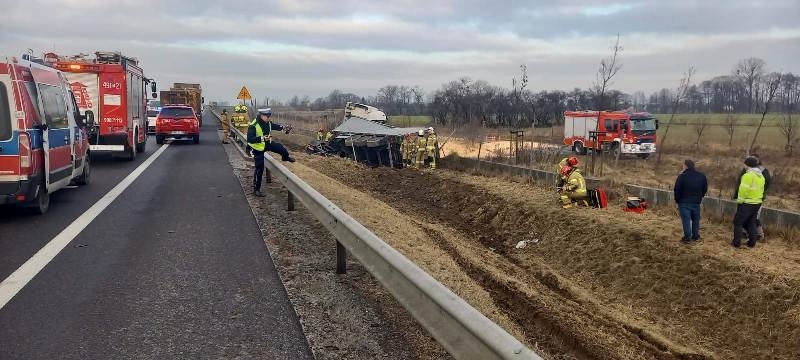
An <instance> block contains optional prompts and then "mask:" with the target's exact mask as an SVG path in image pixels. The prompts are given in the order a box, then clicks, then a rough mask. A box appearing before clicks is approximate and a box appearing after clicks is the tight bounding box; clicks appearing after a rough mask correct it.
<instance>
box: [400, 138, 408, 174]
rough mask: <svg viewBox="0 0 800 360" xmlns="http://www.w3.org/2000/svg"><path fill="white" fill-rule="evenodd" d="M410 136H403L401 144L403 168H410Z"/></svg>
mask: <svg viewBox="0 0 800 360" xmlns="http://www.w3.org/2000/svg"><path fill="white" fill-rule="evenodd" d="M408 137H409V136H408V134H403V141H401V142H400V156H402V157H403V167H407V166H408V147H409V143H408Z"/></svg>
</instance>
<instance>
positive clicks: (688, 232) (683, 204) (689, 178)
mask: <svg viewBox="0 0 800 360" xmlns="http://www.w3.org/2000/svg"><path fill="white" fill-rule="evenodd" d="M683 165H684V166H685V168H686V169H685V170H683V172H682V173H681V174H680V175H678V179H677V180H675V202H676V203H678V211H679V212H680V214H681V223H683V238H682V239H681V242H683V243H684V244H688V243H690V242H692V241H697V240H700V203H702V202H703V197H705V196H706V193H707V192H708V179H706V176H705V175H704V174H703V173H701V172H699V171H697V170H695V168H694V161H692V160H689V159H687V160H685V161H684V162H683Z"/></svg>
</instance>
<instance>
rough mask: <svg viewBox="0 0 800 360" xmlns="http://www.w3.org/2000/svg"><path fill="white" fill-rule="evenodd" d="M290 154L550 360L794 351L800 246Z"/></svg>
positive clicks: (517, 188)
mask: <svg viewBox="0 0 800 360" xmlns="http://www.w3.org/2000/svg"><path fill="white" fill-rule="evenodd" d="M298 158H299V161H298V163H296V164H293V165H291V166H290V168H291V169H292V171H294V172H295V173H296V174H298V175H299V176H300V177H301V178H303V179H304V180H305V181H307V182H308V183H309V184H311V185H312V186H313V187H315V188H316V189H317V190H318V191H320V192H321V193H323V195H325V196H328V197H329V198H331V199H332V200H333V201H334V202H335V203H336V204H337V205H339V206H340V207H341V208H342V209H344V210H345V211H347V212H348V213H350V214H351V215H352V216H354V217H355V218H356V219H357V220H359V221H360V222H362V224H364V225H365V226H367V227H368V228H370V229H372V230H373V231H374V232H376V234H378V235H379V236H380V237H382V238H383V239H384V240H385V241H387V242H388V243H389V244H390V245H392V246H394V247H395V248H396V249H398V250H399V251H400V252H402V253H403V254H405V255H406V256H408V257H409V258H410V259H412V260H413V261H415V262H416V263H417V264H419V265H420V266H421V267H422V268H423V269H425V270H426V271H428V272H429V273H431V275H433V276H434V277H435V278H437V279H438V280H439V281H441V282H442V283H444V284H445V285H447V286H448V287H450V288H451V289H452V290H453V291H454V292H456V293H457V294H459V295H460V296H462V297H464V298H465V300H467V301H468V302H470V304H472V305H473V306H475V307H476V308H478V309H479V310H480V311H482V312H483V313H484V314H486V315H487V316H488V317H490V318H491V319H492V320H494V321H495V322H497V323H498V324H500V325H501V326H503V327H504V328H506V329H507V330H508V331H509V332H511V333H512V334H514V335H515V336H518V338H520V339H521V340H524V341H525V342H526V343H528V344H529V346H531V347H532V348H536V349H538V350H540V351H542V352H544V353H545V356H546V357H549V358H578V359H589V358H604V359H646V358H651V359H694V358H719V359H795V358H798V356H799V355H800V266H798V265H800V251H798V246H797V244H794V243H790V242H786V241H784V240H782V239H779V238H771V239H770V241H769V243H766V244H762V245H759V246H758V247H757V248H756V249H753V250H735V249H732V248H730V246H729V245H728V244H729V241H730V239H729V238H728V236H729V233H730V230H729V229H727V226H724V225H719V224H706V225H704V228H703V241H702V242H701V243H700V244H696V245H694V246H691V247H687V246H685V245H682V244H680V243H678V241H677V239H679V238H680V228H679V222H678V221H677V219H675V218H674V217H671V216H670V215H668V214H661V213H647V214H644V215H632V214H628V213H624V212H623V211H622V210H621V206H614V208H609V209H606V210H587V209H575V210H573V211H565V210H563V209H561V208H560V207H559V206H558V205H557V204H556V199H557V198H556V196H555V195H554V194H553V193H552V192H551V191H547V190H546V189H543V188H540V187H536V186H534V185H531V184H524V183H519V182H516V181H511V180H509V179H502V178H490V177H482V176H474V175H469V174H465V173H463V172H459V171H450V170H439V171H436V172H431V171H421V172H420V171H412V170H396V169H388V168H367V167H364V166H362V165H360V164H356V163H354V162H352V161H349V160H346V159H339V158H323V157H313V156H306V155H299V156H298ZM520 241H525V242H526V244H527V246H526V247H524V248H522V249H517V248H515V245H516V244H518V243H519V242H520ZM464 275H466V276H467V277H466V278H465V277H464ZM481 294H483V295H481ZM486 295H488V297H487V296H486Z"/></svg>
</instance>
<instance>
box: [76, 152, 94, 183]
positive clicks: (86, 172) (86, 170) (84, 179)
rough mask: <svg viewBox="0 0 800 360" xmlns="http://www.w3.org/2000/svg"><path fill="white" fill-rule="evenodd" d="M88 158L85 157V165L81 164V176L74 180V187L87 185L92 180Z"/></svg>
mask: <svg viewBox="0 0 800 360" xmlns="http://www.w3.org/2000/svg"><path fill="white" fill-rule="evenodd" d="M91 163H92V162H91V160H90V158H89V156H88V155H87V156H86V160H85V163H84V164H83V172H82V173H81V176H78V177H77V178H75V185H87V184H89V182H90V181H91V179H92V166H91Z"/></svg>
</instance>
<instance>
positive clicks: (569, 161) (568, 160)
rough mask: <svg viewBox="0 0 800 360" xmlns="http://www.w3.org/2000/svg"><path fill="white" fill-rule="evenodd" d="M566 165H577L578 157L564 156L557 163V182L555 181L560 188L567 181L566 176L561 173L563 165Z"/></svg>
mask: <svg viewBox="0 0 800 360" xmlns="http://www.w3.org/2000/svg"><path fill="white" fill-rule="evenodd" d="M567 166H569V167H578V158H577V157H575V156H570V157H565V158H563V159H561V161H560V162H559V163H558V169H556V174H558V183H556V187H557V188H561V187H562V186H564V184H566V182H567V178H566V176H565V175H563V173H562V170H563V169H564V167H567Z"/></svg>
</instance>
